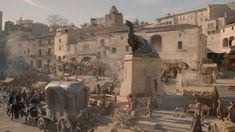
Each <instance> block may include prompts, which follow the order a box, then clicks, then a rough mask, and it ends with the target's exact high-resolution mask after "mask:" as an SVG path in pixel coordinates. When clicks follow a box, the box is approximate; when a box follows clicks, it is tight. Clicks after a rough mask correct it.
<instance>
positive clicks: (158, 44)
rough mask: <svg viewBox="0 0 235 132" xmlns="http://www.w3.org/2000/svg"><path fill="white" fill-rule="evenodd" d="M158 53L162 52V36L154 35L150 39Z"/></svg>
mask: <svg viewBox="0 0 235 132" xmlns="http://www.w3.org/2000/svg"><path fill="white" fill-rule="evenodd" d="M150 41H151V43H152V44H153V46H154V48H155V50H156V51H161V50H162V37H161V36H160V35H153V36H152V37H151V39H150Z"/></svg>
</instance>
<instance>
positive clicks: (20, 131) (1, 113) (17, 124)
mask: <svg viewBox="0 0 235 132" xmlns="http://www.w3.org/2000/svg"><path fill="white" fill-rule="evenodd" d="M0 132H40V131H39V129H38V128H36V127H32V126H28V125H25V124H24V119H23V118H21V119H17V120H13V121H12V120H11V118H10V117H9V116H7V115H6V109H3V108H2V107H0Z"/></svg>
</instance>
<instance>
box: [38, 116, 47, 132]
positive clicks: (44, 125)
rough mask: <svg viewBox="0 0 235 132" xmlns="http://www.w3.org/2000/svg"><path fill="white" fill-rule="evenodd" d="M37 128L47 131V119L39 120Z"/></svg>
mask: <svg viewBox="0 0 235 132" xmlns="http://www.w3.org/2000/svg"><path fill="white" fill-rule="evenodd" d="M37 126H38V128H39V129H40V130H44V132H46V131H47V128H46V123H45V119H44V118H39V120H38V123H37Z"/></svg>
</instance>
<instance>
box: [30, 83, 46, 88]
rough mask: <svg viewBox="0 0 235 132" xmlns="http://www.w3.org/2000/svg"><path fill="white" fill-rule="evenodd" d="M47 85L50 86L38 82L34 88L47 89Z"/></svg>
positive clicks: (33, 85)
mask: <svg viewBox="0 0 235 132" xmlns="http://www.w3.org/2000/svg"><path fill="white" fill-rule="evenodd" d="M47 84H48V82H42V81H38V82H36V83H34V84H32V87H33V88H40V89H41V88H45V87H46V85H47Z"/></svg>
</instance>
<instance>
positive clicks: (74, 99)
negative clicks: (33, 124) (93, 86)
mask: <svg viewBox="0 0 235 132" xmlns="http://www.w3.org/2000/svg"><path fill="white" fill-rule="evenodd" d="M45 96H46V104H47V110H46V111H47V114H46V116H43V117H41V118H40V119H39V120H38V127H39V129H40V130H44V131H47V130H49V129H51V128H53V127H52V126H55V125H57V128H56V129H57V132H75V131H76V132H77V131H82V128H81V125H79V124H81V120H83V119H86V118H85V116H87V115H88V114H86V115H85V113H87V111H88V110H87V109H88V102H89V89H88V88H87V87H86V86H85V85H84V84H83V82H82V81H80V82H65V81H56V82H51V83H49V84H48V85H47V86H46V88H45ZM53 131H55V130H53Z"/></svg>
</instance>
